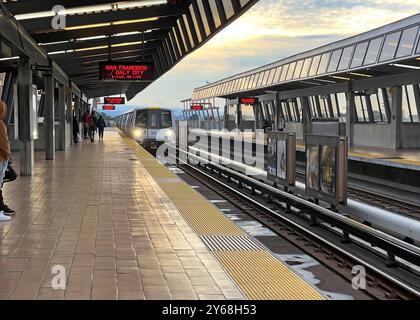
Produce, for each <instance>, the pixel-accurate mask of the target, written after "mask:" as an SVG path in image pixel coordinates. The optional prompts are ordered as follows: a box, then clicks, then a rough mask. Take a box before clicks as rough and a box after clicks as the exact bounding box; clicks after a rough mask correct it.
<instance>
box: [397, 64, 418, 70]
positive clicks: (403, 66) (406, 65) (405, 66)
mask: <svg viewBox="0 0 420 320" xmlns="http://www.w3.org/2000/svg"><path fill="white" fill-rule="evenodd" d="M391 65H392V66H394V67H399V68H407V69H416V70H418V69H420V67H416V66H411V65H408V64H401V63H392V64H391Z"/></svg>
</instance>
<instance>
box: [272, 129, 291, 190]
mask: <svg viewBox="0 0 420 320" xmlns="http://www.w3.org/2000/svg"><path fill="white" fill-rule="evenodd" d="M267 141H268V148H267V150H268V153H267V178H268V180H270V181H273V182H275V183H276V184H277V185H282V186H284V187H289V186H294V185H295V182H296V156H295V155H296V134H295V133H283V132H279V131H270V132H267ZM274 169H275V170H274Z"/></svg>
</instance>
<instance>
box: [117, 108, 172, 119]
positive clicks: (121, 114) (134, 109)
mask: <svg viewBox="0 0 420 320" xmlns="http://www.w3.org/2000/svg"><path fill="white" fill-rule="evenodd" d="M137 110H168V111H173V110H172V109H168V108H162V107H137V108H133V109H131V110H129V111H126V112H123V113H120V114H118V115H117V116H115V117H119V116H123V115H125V114H127V113H131V112H133V111H137Z"/></svg>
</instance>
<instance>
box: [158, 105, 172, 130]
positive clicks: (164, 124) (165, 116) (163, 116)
mask: <svg viewBox="0 0 420 320" xmlns="http://www.w3.org/2000/svg"><path fill="white" fill-rule="evenodd" d="M170 127H172V116H171V111H169V110H163V111H161V112H160V128H161V129H166V128H170Z"/></svg>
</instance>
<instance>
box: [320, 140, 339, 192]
mask: <svg viewBox="0 0 420 320" xmlns="http://www.w3.org/2000/svg"><path fill="white" fill-rule="evenodd" d="M335 157H336V148H333V147H330V146H321V191H322V192H325V193H327V194H330V195H331V196H333V197H334V196H335V194H336V188H335V184H336V179H335V172H336V166H335V164H336V161H335Z"/></svg>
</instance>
